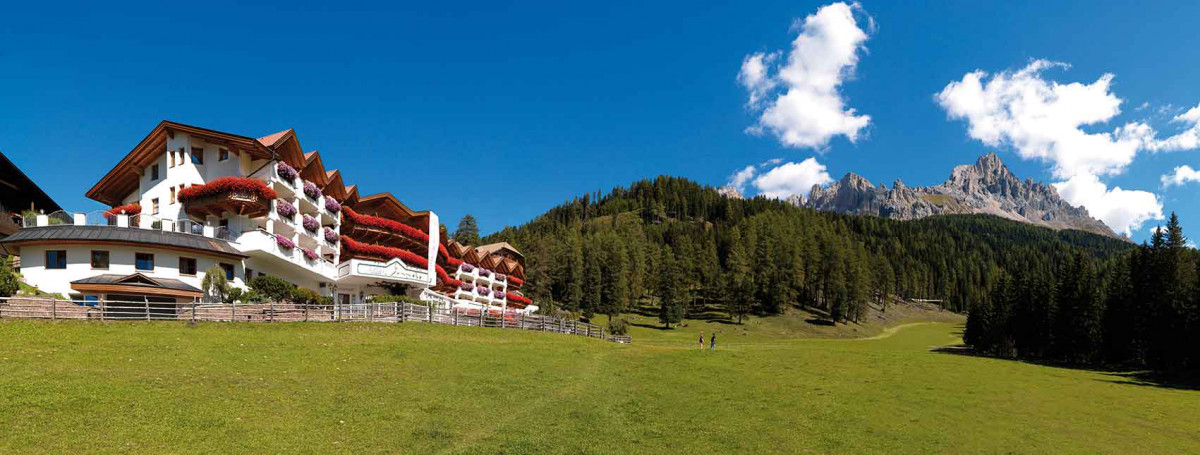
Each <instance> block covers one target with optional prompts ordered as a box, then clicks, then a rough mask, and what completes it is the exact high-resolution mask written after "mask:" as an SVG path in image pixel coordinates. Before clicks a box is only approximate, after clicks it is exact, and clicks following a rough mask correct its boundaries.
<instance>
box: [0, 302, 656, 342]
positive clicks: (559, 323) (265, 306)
mask: <svg viewBox="0 0 1200 455" xmlns="http://www.w3.org/2000/svg"><path fill="white" fill-rule="evenodd" d="M0 318H32V319H52V320H58V319H84V320H96V321H131V320H142V321H220V322H340V321H347V322H350V321H354V322H425V323H431V324H449V325H465V326H474V327H495V328H501V329H519V330H536V331H540V332H554V333H564V334H569V335H577V336H584V337H589V338H598V339H601V340H606V341H612V342H616V343H624V344H629V343H632V342H633V338H632V337H630V336H628V335H613V334H611V333H607V331H606V330H605V329H604V328H603V327H600V326H597V325H594V324H588V323H586V322H579V321H575V320H569V319H564V318H559V317H554V316H542V315H535V314H519V313H514V312H507V313H504V312H500V311H499V310H489V311H482V310H478V309H460V308H451V309H445V308H435V307H431V306H428V305H417V304H412V303H405V302H380V303H356V304H335V305H297V304H291V303H273V302H268V303H252V304H232V303H199V302H195V303H157V302H144V301H143V302H137V301H112V300H62V299H50V298H40V297H0Z"/></svg>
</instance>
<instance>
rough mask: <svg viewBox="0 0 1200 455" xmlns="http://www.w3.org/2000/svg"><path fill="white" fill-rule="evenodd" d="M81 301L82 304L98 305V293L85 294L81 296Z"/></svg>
mask: <svg viewBox="0 0 1200 455" xmlns="http://www.w3.org/2000/svg"><path fill="white" fill-rule="evenodd" d="M83 302H84V303H83V304H84V305H85V306H96V305H99V304H100V296H98V295H85V296H83Z"/></svg>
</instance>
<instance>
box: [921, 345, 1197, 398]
mask: <svg viewBox="0 0 1200 455" xmlns="http://www.w3.org/2000/svg"><path fill="white" fill-rule="evenodd" d="M930 351H931V352H934V353H938V354H951V355H961V356H967V357H983V358H988V359H997V360H1008V361H1012V362H1020V363H1027V364H1030V365H1038V366H1045V367H1054V368H1067V369H1071V370H1079V371H1090V372H1093V373H1099V374H1102V375H1104V376H1107V377H1108V378H1109V379H1097V380H1098V381H1101V382H1108V383H1112V384H1124V385H1132V386H1139V387H1155V388H1162V389H1174V390H1196V391H1200V370H1188V371H1177V372H1157V371H1146V370H1133V369H1129V368H1121V367H1115V366H1105V365H1081V364H1076V363H1067V362H1059V361H1049V360H1038V359H1014V358H1009V357H998V356H994V355H990V354H986V353H981V352H978V351H976V350H975V349H974V348H972V347H970V346H966V345H955V346H938V347H935V348H932V349H930Z"/></svg>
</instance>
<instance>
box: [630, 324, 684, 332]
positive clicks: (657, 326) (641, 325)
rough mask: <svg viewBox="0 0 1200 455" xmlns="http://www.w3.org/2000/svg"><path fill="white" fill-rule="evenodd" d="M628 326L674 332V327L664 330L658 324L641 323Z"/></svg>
mask: <svg viewBox="0 0 1200 455" xmlns="http://www.w3.org/2000/svg"><path fill="white" fill-rule="evenodd" d="M629 325H631V326H634V327H641V328H643V329H653V330H664V331H665V330H675V327H671V328H666V327H663V326H661V325H659V324H645V323H641V322H631V323H629Z"/></svg>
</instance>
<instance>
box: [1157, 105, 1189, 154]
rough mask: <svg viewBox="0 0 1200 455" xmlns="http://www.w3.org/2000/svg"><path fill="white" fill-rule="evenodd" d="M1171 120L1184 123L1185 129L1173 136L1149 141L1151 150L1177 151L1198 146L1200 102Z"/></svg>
mask: <svg viewBox="0 0 1200 455" xmlns="http://www.w3.org/2000/svg"><path fill="white" fill-rule="evenodd" d="M1171 122H1172V123H1182V124H1184V125H1185V129H1184V130H1183V132H1180V133H1179V134H1176V135H1174V136H1171V137H1168V138H1166V139H1161V140H1155V141H1153V142H1151V143H1150V144H1149V148H1150V149H1151V150H1154V151H1156V152H1177V151H1180V150H1192V149H1196V148H1200V104H1198V105H1196V107H1193V108H1191V109H1189V110H1188V111H1187V112H1184V113H1182V114H1179V115H1176V116H1175V118H1173V119H1171Z"/></svg>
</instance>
